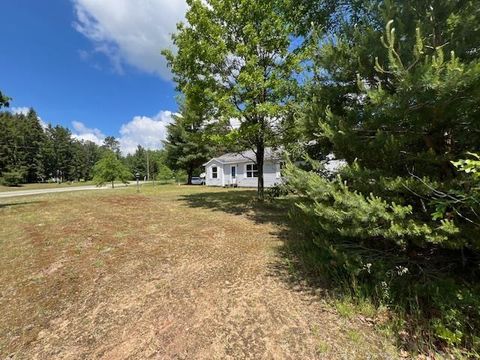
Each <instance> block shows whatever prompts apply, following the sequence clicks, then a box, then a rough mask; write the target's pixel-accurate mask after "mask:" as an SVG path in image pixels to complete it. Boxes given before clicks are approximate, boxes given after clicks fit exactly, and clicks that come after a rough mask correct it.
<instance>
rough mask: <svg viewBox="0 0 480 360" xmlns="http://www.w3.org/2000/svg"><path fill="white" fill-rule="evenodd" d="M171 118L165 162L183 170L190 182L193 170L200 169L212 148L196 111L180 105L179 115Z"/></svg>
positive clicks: (173, 167)
mask: <svg viewBox="0 0 480 360" xmlns="http://www.w3.org/2000/svg"><path fill="white" fill-rule="evenodd" d="M173 119H174V120H173V122H172V123H171V124H169V125H168V127H167V139H166V141H165V152H166V153H165V154H166V164H167V165H168V166H169V167H170V168H171V169H174V170H185V171H186V172H187V184H191V183H192V176H193V174H194V172H195V171H200V169H201V166H202V164H203V163H204V162H205V161H206V160H207V159H208V158H209V157H210V154H211V152H212V149H211V146H210V144H209V141H208V139H207V137H206V136H205V133H204V124H203V119H202V117H201V116H198V112H195V111H192V109H191V108H188V107H187V106H182V109H181V115H174V117H173Z"/></svg>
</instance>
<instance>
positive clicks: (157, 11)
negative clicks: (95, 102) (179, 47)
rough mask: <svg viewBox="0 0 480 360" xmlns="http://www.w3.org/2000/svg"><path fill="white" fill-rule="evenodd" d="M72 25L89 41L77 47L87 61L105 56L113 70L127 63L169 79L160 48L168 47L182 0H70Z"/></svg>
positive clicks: (181, 11)
mask: <svg viewBox="0 0 480 360" xmlns="http://www.w3.org/2000/svg"><path fill="white" fill-rule="evenodd" d="M72 2H73V4H74V8H75V15H76V21H75V22H74V24H73V25H74V27H75V29H76V30H77V31H79V32H80V33H81V34H83V35H84V36H85V37H87V38H88V39H89V40H90V41H91V42H92V43H93V50H90V51H87V50H85V49H80V50H79V54H80V56H81V58H82V59H84V60H86V61H88V60H89V59H90V58H91V57H92V56H94V55H95V54H99V53H100V54H103V55H105V56H107V57H108V58H109V60H110V62H111V64H112V67H113V69H114V70H115V71H116V72H119V73H122V72H123V71H124V65H125V64H129V65H131V66H134V67H136V68H137V69H140V70H142V71H144V72H147V73H152V74H156V75H158V76H160V77H162V78H163V79H167V80H168V79H170V78H171V74H170V71H169V70H168V69H167V64H166V61H165V58H164V57H163V56H162V55H161V54H160V52H161V50H162V49H165V48H171V47H172V41H171V34H172V33H174V32H175V30H176V24H177V23H178V22H179V21H182V20H183V19H184V16H185V12H186V10H187V4H186V2H185V0H72Z"/></svg>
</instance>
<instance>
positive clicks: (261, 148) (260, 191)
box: [256, 143, 265, 201]
mask: <svg viewBox="0 0 480 360" xmlns="http://www.w3.org/2000/svg"><path fill="white" fill-rule="evenodd" d="M264 155H265V144H263V143H261V144H257V156H256V158H257V171H258V185H257V197H258V200H260V201H263V200H264V199H265V195H264V181H263V160H264Z"/></svg>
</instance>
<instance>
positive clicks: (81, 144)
mask: <svg viewBox="0 0 480 360" xmlns="http://www.w3.org/2000/svg"><path fill="white" fill-rule="evenodd" d="M108 152H113V153H114V154H115V155H116V157H117V158H118V159H119V160H120V161H122V162H123V163H124V165H126V167H127V169H128V171H129V173H130V179H134V178H135V175H136V174H138V175H139V177H140V179H142V180H143V179H146V178H147V177H148V178H150V179H155V178H159V179H162V180H170V179H174V178H175V176H176V177H177V178H180V179H181V180H183V178H182V176H183V175H182V173H179V172H177V173H174V172H173V171H172V170H170V168H169V167H168V166H167V165H166V154H165V152H164V151H161V150H155V151H153V150H146V149H144V148H142V147H141V146H138V148H137V149H136V151H135V153H133V154H128V155H127V156H122V155H121V153H120V146H119V142H118V140H116V139H115V138H114V137H112V136H107V137H106V138H105V140H104V142H103V144H102V145H97V144H95V143H94V142H92V141H85V140H79V139H76V138H75V137H74V136H72V133H71V131H70V130H69V129H67V128H65V127H63V126H60V125H56V126H52V125H50V124H49V125H47V126H46V127H43V126H42V124H41V122H40V119H39V118H38V116H37V114H36V112H35V111H34V110H33V109H30V111H29V112H28V113H27V114H20V113H17V114H13V113H11V112H9V111H3V112H0V181H1V182H2V183H4V184H5V185H17V184H21V183H34V182H49V181H58V182H64V181H69V182H70V181H89V180H92V179H93V177H94V166H95V164H96V163H97V162H98V161H99V160H100V159H101V158H102V157H104V156H105V154H106V153H108ZM147 166H148V167H147Z"/></svg>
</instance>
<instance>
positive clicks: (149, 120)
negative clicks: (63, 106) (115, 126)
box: [72, 111, 174, 155]
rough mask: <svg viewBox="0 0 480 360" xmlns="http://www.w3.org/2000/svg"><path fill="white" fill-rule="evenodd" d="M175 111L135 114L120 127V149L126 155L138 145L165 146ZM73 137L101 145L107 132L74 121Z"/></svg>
mask: <svg viewBox="0 0 480 360" xmlns="http://www.w3.org/2000/svg"><path fill="white" fill-rule="evenodd" d="M173 115H174V113H172V112H171V111H160V112H159V113H158V114H157V115H155V116H152V117H149V116H140V115H139V116H134V117H133V119H132V120H130V121H128V122H127V123H125V124H123V125H122V126H121V127H120V130H119V133H120V136H119V137H118V138H117V140H118V141H119V142H120V150H121V152H122V153H123V154H124V155H126V154H128V153H134V152H135V149H136V148H137V146H138V145H141V146H142V147H144V148H146V149H151V150H157V149H161V148H163V141H164V140H165V138H166V134H167V125H168V124H170V123H171V122H172V116H173ZM72 126H73V137H74V138H76V139H79V140H86V141H87V140H88V141H93V142H94V143H96V144H98V145H101V144H102V143H103V140H104V139H105V134H103V132H102V131H100V130H99V129H97V128H90V127H88V126H86V125H85V124H84V123H82V122H80V121H73V122H72Z"/></svg>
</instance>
